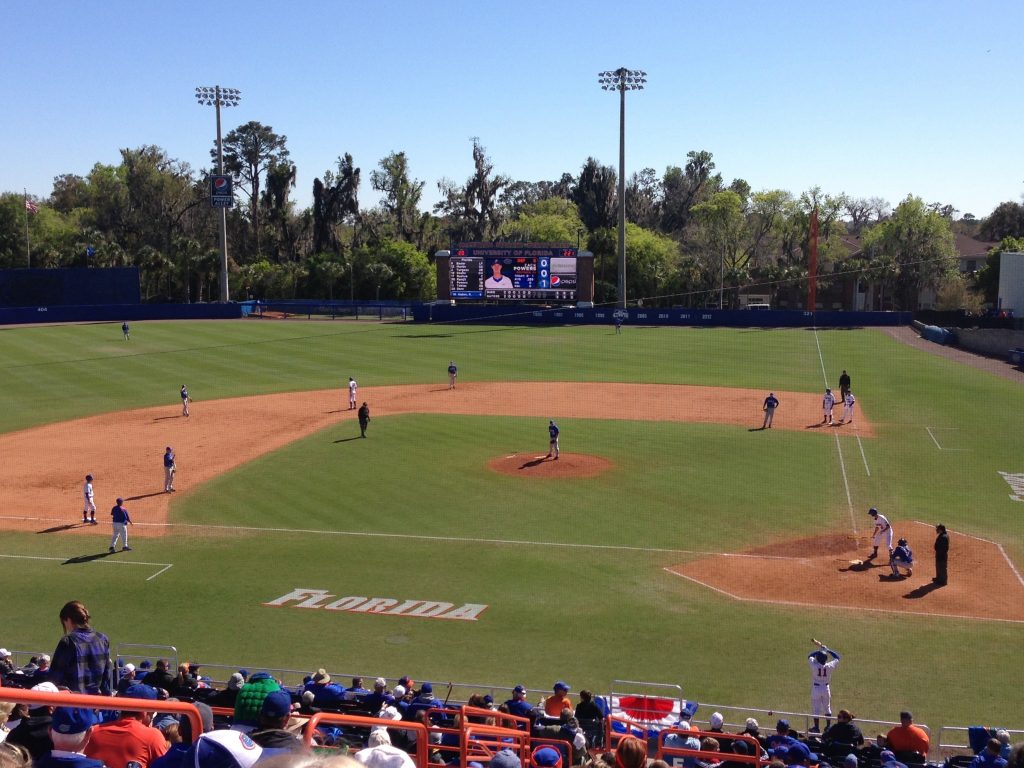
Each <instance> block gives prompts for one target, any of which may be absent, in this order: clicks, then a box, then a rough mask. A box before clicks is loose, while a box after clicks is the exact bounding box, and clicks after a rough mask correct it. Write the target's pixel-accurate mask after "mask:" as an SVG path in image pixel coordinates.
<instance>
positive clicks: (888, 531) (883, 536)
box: [868, 507, 892, 560]
mask: <svg viewBox="0 0 1024 768" xmlns="http://www.w3.org/2000/svg"><path fill="white" fill-rule="evenodd" d="M868 514H869V515H871V517H872V518H874V520H875V530H874V531H873V532H872V534H871V543H872V545H873V546H874V548H875V549H874V551H873V552H872V553H871V556H870V557H869V558H868V559H869V560H870V559H871V558H872V557H878V547H879V545H881V543H882V542H883V541H884V542H885V548H886V549H887V550H888V551H889V554H890V555H891V554H892V526H891V525H890V524H889V518H887V517H886V516H885V515H882V514H879V512H878V510H877V509H875V508H874V507H872V508H871V509H869V510H868Z"/></svg>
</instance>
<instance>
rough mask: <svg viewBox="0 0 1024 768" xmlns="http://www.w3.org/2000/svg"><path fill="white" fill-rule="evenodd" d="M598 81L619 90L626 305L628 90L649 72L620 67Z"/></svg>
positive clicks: (640, 85)
mask: <svg viewBox="0 0 1024 768" xmlns="http://www.w3.org/2000/svg"><path fill="white" fill-rule="evenodd" d="M597 82H598V83H600V85H601V88H602V89H603V90H605V91H618V92H619V305H620V306H621V307H622V308H623V309H625V307H626V91H642V90H643V89H644V85H646V84H647V73H646V72H641V71H640V70H637V69H626V68H625V67H619V68H618V69H616V70H614V71H611V72H598V74H597Z"/></svg>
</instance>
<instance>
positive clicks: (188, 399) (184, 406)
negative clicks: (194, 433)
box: [181, 384, 192, 416]
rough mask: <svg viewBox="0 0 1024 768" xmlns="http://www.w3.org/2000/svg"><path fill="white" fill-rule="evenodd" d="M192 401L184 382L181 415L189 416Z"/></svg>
mask: <svg viewBox="0 0 1024 768" xmlns="http://www.w3.org/2000/svg"><path fill="white" fill-rule="evenodd" d="M191 402H192V398H191V397H189V396H188V387H186V386H185V385H184V384H182V385H181V415H182V416H188V404H189V403H191Z"/></svg>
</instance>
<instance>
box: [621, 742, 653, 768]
mask: <svg viewBox="0 0 1024 768" xmlns="http://www.w3.org/2000/svg"><path fill="white" fill-rule="evenodd" d="M615 765H617V766H618V767H619V768H645V766H646V765H647V746H646V745H645V744H644V743H643V742H642V741H640V739H638V738H637V737H636V736H626V737H625V738H624V739H622V740H620V741H619V746H618V747H616V748H615Z"/></svg>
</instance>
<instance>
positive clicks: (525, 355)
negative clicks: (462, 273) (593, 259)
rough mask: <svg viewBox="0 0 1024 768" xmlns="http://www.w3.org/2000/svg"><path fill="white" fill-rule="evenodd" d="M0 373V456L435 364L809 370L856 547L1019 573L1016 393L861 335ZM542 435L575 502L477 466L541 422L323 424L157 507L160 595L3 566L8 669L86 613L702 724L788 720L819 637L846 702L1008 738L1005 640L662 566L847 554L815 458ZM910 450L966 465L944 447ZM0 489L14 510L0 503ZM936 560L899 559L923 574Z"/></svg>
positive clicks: (136, 331) (25, 346)
mask: <svg viewBox="0 0 1024 768" xmlns="http://www.w3.org/2000/svg"><path fill="white" fill-rule="evenodd" d="M819 350H820V356H819ZM0 355H2V356H3V359H4V360H6V365H5V369H6V373H7V385H6V388H5V396H6V397H7V398H8V400H9V402H10V403H11V407H9V408H7V409H4V411H3V412H2V413H0V430H5V431H6V430H12V429H18V428H23V427H26V426H29V425H31V424H36V423H43V422H46V421H56V420H62V419H67V418H71V417H73V416H79V415H85V414H89V413H95V412H101V411H110V410H117V409H121V408H129V407H138V406H143V405H153V404H159V403H174V402H176V400H177V389H178V387H179V386H180V384H181V383H182V382H185V383H187V384H188V385H189V388H190V390H191V391H192V392H193V393H194V394H195V397H196V399H197V401H199V404H200V407H201V402H202V400H204V399H210V398H215V397H230V396H236V395H245V394H254V393H262V392H276V391H289V390H299V389H314V388H322V387H331V386H334V387H340V386H341V384H342V383H343V381H346V380H347V377H348V376H349V375H353V376H355V377H356V378H357V379H358V380H359V382H360V385H361V386H362V387H364V388H365V387H372V386H375V385H383V384H391V383H408V382H421V383H425V382H431V381H442V380H443V379H444V369H445V367H446V366H447V363H448V360H449V359H455V360H456V361H457V362H458V364H459V368H460V378H462V379H463V380H467V379H468V380H542V381H543V380H580V381H638V382H640V381H643V382H657V383H687V384H708V385H721V386H739V387H752V388H757V389H764V390H765V391H767V390H768V389H776V390H782V391H786V390H796V391H811V392H817V391H820V390H821V389H822V388H823V386H824V379H823V374H822V365H823V364H824V367H825V370H826V371H827V372H828V378H829V381H831V382H832V383H834V382H835V381H836V379H837V378H838V374H839V371H840V370H841V369H842V368H844V367H845V368H847V369H848V370H849V371H850V373H851V375H852V377H853V389H854V392H855V393H856V394H857V396H858V401H859V403H860V405H861V407H863V408H864V409H865V410H866V412H867V414H868V415H869V416H870V418H871V419H872V421H873V423H874V425H875V427H876V432H877V433H878V436H877V437H876V438H874V439H870V440H863V441H862V445H863V449H864V456H863V458H862V456H861V453H860V450H859V446H857V444H856V442H855V441H852V440H843V441H842V444H843V446H842V447H843V457H844V458H843V461H844V464H843V466H844V467H845V470H846V476H847V482H848V483H849V488H850V496H851V499H852V502H853V505H854V509H853V512H854V514H855V515H856V518H855V519H856V520H857V522H858V523H860V525H861V526H862V527H866V522H867V520H866V515H864V512H865V510H866V508H867V507H868V506H870V505H872V504H874V505H877V506H879V507H880V508H882V509H883V511H886V512H887V513H891V516H892V517H893V518H895V519H896V520H897V521H899V520H904V519H923V520H928V521H938V519H937V518H941V520H942V521H944V522H946V524H947V525H949V526H950V527H952V528H955V529H956V530H962V531H967V532H972V533H976V534H978V535H983V536H987V537H990V538H994V539H996V540H998V541H1000V542H1002V543H1003V544H1004V546H1006V547H1007V550H1008V551H1009V552H1010V554H1011V556H1013V557H1014V558H1015V560H1016V561H1017V562H1018V563H1024V547H1022V536H1021V524H1020V519H1021V518H1020V514H1021V509H1024V507H1022V506H1021V505H1020V503H1018V502H1013V501H1011V500H1010V499H1009V498H1008V493H1009V488H1008V486H1007V485H1006V483H1005V482H1004V481H1003V480H1002V478H1001V477H1000V476H999V475H998V474H997V470H1003V471H1014V472H1016V471H1022V468H1021V467H1020V465H1019V464H1017V463H1015V462H1019V461H1020V460H1021V459H1020V456H1021V453H1022V451H1021V448H1022V447H1024V441H1022V440H1021V438H1020V437H1019V436H1020V435H1021V434H1022V429H1021V428H1022V427H1024V415H1022V409H1021V408H1020V407H1019V406H1020V402H1021V393H1020V387H1019V386H1018V385H1016V384H1015V383H1013V382H1009V381H1004V380H1002V379H999V378H997V377H994V376H991V375H988V374H985V373H982V372H979V371H975V370H972V369H967V368H964V367H963V366H960V365H958V364H956V363H953V362H951V361H948V360H944V359H942V358H938V357H934V356H931V355H928V354H926V353H923V352H920V351H917V350H914V349H911V348H908V347H905V346H902V345H899V344H898V343H896V342H894V341H892V340H891V339H889V338H888V337H887V336H885V335H884V334H883V333H881V332H878V331H823V332H819V333H817V334H815V333H813V332H811V331H802V330H780V331H761V330H749V331H747V330H724V329H710V330H704V329H700V330H698V329H670V328H664V329H655V328H627V329H625V332H624V333H623V335H622V336H620V337H616V336H614V334H613V332H612V331H610V330H608V329H605V328H603V327H588V328H487V327H478V326H468V327H463V326H452V327H446V326H415V325H411V324H410V325H392V326H382V325H364V324H347V323H325V322H311V323H306V322H293V321H288V322H282V323H274V322H266V321H263V322H260V321H251V322H223V323H212V322H210V323H205V322H199V323H139V324H136V325H134V326H133V334H132V341H131V342H128V343H125V342H122V341H121V340H120V330H119V328H118V327H117V326H115V325H88V326H66V327H54V328H45V327H44V328H31V329H10V330H5V331H3V332H2V333H0ZM782 407H783V408H784V407H785V403H783V406H782ZM751 417H752V420H756V419H757V418H758V413H757V404H753V408H752V414H751ZM560 426H561V427H562V430H563V449H564V450H569V451H573V452H583V453H594V454H599V455H601V456H605V457H607V458H609V459H611V460H612V461H613V462H614V463H615V468H614V469H613V470H612V471H610V472H609V473H607V474H605V475H602V476H600V477H598V478H595V479H592V480H577V481H539V482H524V481H523V480H521V479H518V478H512V477H504V476H498V475H495V474H493V473H491V472H489V471H488V470H487V469H486V467H485V464H486V461H487V459H489V458H491V457H493V456H495V455H500V454H502V453H504V452H510V451H514V450H534V449H538V448H543V447H544V430H543V427H544V425H543V423H540V424H538V423H537V422H536V420H532V419H529V420H527V419H515V418H501V419H495V418H485V417H470V416H441V415H423V416H420V415H407V416H396V417H389V418H384V417H379V418H375V419H374V422H373V424H372V430H371V439H369V440H365V441H363V440H358V441H351V442H342V443H337V442H335V441H336V440H338V439H340V438H341V437H343V436H348V435H349V434H350V433H351V425H347V426H345V427H342V426H340V425H339V426H338V427H331V428H329V429H326V430H324V431H322V432H320V433H317V434H315V435H312V436H310V437H307V438H304V439H303V440H300V441H298V442H296V443H293V444H291V445H290V446H288V447H287V448H285V449H283V450H281V451H278V452H276V453H274V454H272V455H268V456H264V457H262V458H260V459H258V460H256V461H254V462H252V463H250V464H248V465H246V466H244V467H242V468H240V469H239V470H238V471H236V472H233V473H230V474H229V475H226V476H223V477H221V478H219V479H217V480H216V481H214V482H211V483H209V484H207V485H206V486H204V487H202V488H198V489H193V490H191V491H189V492H188V493H186V494H184V495H182V496H181V497H180V498H178V499H175V503H174V505H173V506H172V517H173V520H174V522H175V523H180V524H191V526H192V527H188V526H184V525H182V526H179V527H175V528H173V529H172V531H171V533H170V535H168V536H167V537H165V538H162V539H158V540H155V539H150V540H145V541H141V542H140V544H139V546H137V547H136V551H135V552H133V553H132V554H131V557H130V560H132V561H136V562H151V563H173V565H174V567H173V568H172V569H170V570H169V571H167V572H166V573H164V574H162V575H160V576H159V577H158V578H156V579H154V580H152V581H149V582H147V581H145V578H146V577H148V576H150V575H152V574H153V573H155V572H156V571H157V570H159V568H158V567H157V566H152V567H150V566H143V565H127V564H124V563H125V562H127V561H128V560H129V558H128V556H125V557H124V558H120V559H119V561H118V562H117V563H116V564H115V563H113V562H109V561H101V562H83V563H77V564H69V565H61V564H60V563H59V562H58V561H53V560H26V559H10V558H0V577H2V578H3V583H4V584H5V585H7V588H6V589H5V600H4V615H5V620H4V621H3V622H2V623H0V644H3V645H5V646H6V647H9V648H19V649H31V648H37V649H40V650H50V648H51V647H52V645H53V644H54V643H55V642H56V639H57V636H58V631H59V630H58V627H57V622H56V613H57V610H58V608H59V606H60V605H61V604H62V603H63V602H64V601H65V600H67V599H71V598H73V597H75V598H80V599H82V600H84V601H85V602H86V604H87V605H89V607H90V610H91V611H92V613H93V614H94V616H95V617H96V623H97V626H99V628H101V629H102V630H104V631H107V632H108V633H109V634H111V636H112V638H113V639H114V640H115V641H119V642H135V643H155V644H160V643H171V644H174V645H176V646H178V647H179V648H180V649H181V650H182V652H183V653H184V655H186V656H189V657H192V658H197V659H200V660H203V661H208V662H211V663H213V662H223V663H232V662H238V663H243V662H244V663H245V664H247V665H248V666H249V667H250V668H252V667H254V666H259V665H266V666H272V667H298V668H303V667H309V668H315V667H318V666H328V667H329V668H332V669H334V670H339V671H341V670H345V671H349V672H362V673H366V674H374V675H375V674H388V675H392V676H397V675H400V674H403V673H409V674H412V675H413V676H414V677H417V678H422V679H431V678H432V679H437V680H447V679H452V678H454V679H462V680H477V681H492V682H494V683H499V684H500V683H507V684H513V683H515V682H519V681H523V682H526V683H527V684H528V685H530V686H531V687H546V686H547V685H549V684H550V682H552V681H553V680H555V679H556V678H559V677H565V678H568V679H570V681H571V682H572V683H573V684H574V687H575V688H576V689H578V688H579V687H583V686H588V687H593V688H597V689H599V690H601V689H606V688H607V687H608V685H609V683H610V681H611V680H612V679H615V678H629V679H633V680H651V681H662V682H677V683H679V684H681V685H682V686H683V688H684V691H685V692H686V695H687V696H688V697H689V698H697V699H700V700H702V701H714V702H719V703H733V704H747V705H752V706H764V707H766V708H767V707H771V708H776V709H782V708H785V709H795V710H801V709H804V708H806V706H807V688H808V686H807V678H806V675H807V672H806V662H805V657H806V653H807V652H808V651H809V650H810V647H809V645H808V638H810V637H811V636H817V637H821V638H822V639H826V640H827V641H829V642H831V643H833V644H834V645H835V646H836V647H837V648H838V649H839V650H840V651H841V652H842V653H843V663H842V664H841V666H840V669H839V671H838V672H837V674H836V678H835V684H834V686H833V689H834V691H835V695H834V699H835V704H836V705H837V706H847V707H850V708H852V709H854V710H857V711H859V712H860V714H862V715H863V716H877V717H883V718H884V717H891V716H894V715H895V713H897V712H898V710H899V709H901V708H903V707H904V706H908V705H909V706H913V708H914V709H915V714H916V715H917V717H918V719H921V720H925V721H929V722H932V723H933V724H934V723H942V722H946V723H960V724H967V723H976V722H986V723H996V724H1007V725H1014V724H1016V725H1018V726H1019V725H1021V722H1020V714H1019V708H1018V706H1017V701H1016V699H1017V697H1016V696H1015V695H1014V694H1013V693H1012V692H1013V691H1014V690H1016V689H1017V688H1018V687H1019V685H1020V684H1021V683H1024V665H1022V663H1021V661H1020V657H1021V650H1024V644H1022V641H1021V637H1022V636H1021V628H1020V626H1019V625H1011V624H1002V623H998V622H972V623H968V622H963V621H957V620H952V619H938V618H930V617H923V616H912V615H906V616H895V615H891V614H870V613H859V612H853V611H848V610H840V609H833V608H830V607H829V605H830V596H829V595H828V594H824V593H823V594H822V595H821V608H820V610H806V609H798V608H786V607H770V606H764V605H756V604H747V603H736V602H731V601H725V600H723V599H721V598H720V597H718V596H716V595H714V594H713V593H711V592H709V591H708V590H706V589H704V588H702V587H699V586H697V585H695V584H691V583H690V582H687V581H684V580H681V579H679V578H678V577H675V576H672V575H671V574H668V573H666V572H665V571H663V570H662V568H663V567H664V566H666V565H672V564H676V563H679V562H683V561H685V560H686V559H688V558H692V557H694V556H695V555H693V554H690V553H691V552H693V551H722V550H725V551H731V550H736V549H741V548H744V547H747V546H752V545H756V544H760V543H763V542H766V541H772V540H779V539H789V538H796V537H800V536H804V535H810V534H813V533H817V532H820V531H821V530H822V529H832V530H848V529H849V526H850V509H849V507H848V504H847V497H846V486H845V485H844V481H843V472H842V468H841V465H840V462H839V459H838V453H837V447H836V441H835V440H834V438H833V437H832V436H831V435H830V434H823V433H820V432H817V431H815V432H808V433H802V432H786V431H781V430H779V431H774V432H771V433H749V432H747V431H746V430H745V429H742V428H736V427H729V426H724V425H706V424H668V423H639V422H612V421H603V420H590V421H584V420H568V421H564V420H560ZM929 426H930V427H932V429H933V434H935V435H940V436H941V437H940V440H941V441H942V442H944V443H945V442H947V441H948V443H949V446H950V447H956V448H959V449H961V450H957V451H940V450H938V449H937V448H936V446H935V443H934V442H933V440H932V437H930V436H929V434H928V432H927V430H926V429H925V428H926V427H929ZM239 439H244V435H242V436H240V438H239ZM869 471H870V475H869V474H868V472H869ZM6 490H7V494H6V495H7V497H8V498H9V499H11V500H12V501H16V498H17V489H11V488H8V489H6ZM209 525H215V526H225V527H226V528H220V529H211V528H209V527H205V526H209ZM237 526H242V527H245V528H248V529H250V530H238V529H237V528H236V529H235V530H231V527H237ZM268 528H272V529H275V530H266V529H268ZM258 529H264V530H258ZM897 530H898V523H897ZM106 534H107V528H106V526H102V527H101V529H100V530H99V531H98V532H97V534H96V535H95V536H91V535H90V536H84V537H83V536H66V535H61V534H50V535H39V534H28V533H5V534H4V535H3V542H4V543H3V546H2V547H0V554H18V555H24V556H31V557H59V558H70V557H75V556H82V555H88V554H90V553H92V552H98V551H102V550H104V549H105V547H106V543H107V539H106ZM353 534H362V535H353ZM368 534H390V535H368ZM394 534H414V535H417V536H429V537H437V538H432V539H410V538H396V537H394V536H393V535H394ZM466 539H472V540H474V541H467V540H466ZM484 540H487V541H484ZM496 540H498V541H496ZM516 542H525V543H516ZM563 545H574V546H563ZM581 545H587V546H581ZM929 546H930V542H921V543H920V544H918V546H917V547H916V548H917V550H918V552H919V554H925V555H926V556H927V552H928V547H929ZM611 547H619V549H613V548H611ZM625 548H635V549H625ZM666 550H675V551H666ZM954 574H955V560H954ZM295 587H308V588H318V589H326V590H328V591H330V592H331V594H336V595H338V596H344V595H365V596H367V597H370V596H381V597H394V598H401V599H405V598H422V599H433V600H446V601H449V602H452V603H456V604H459V603H461V602H473V603H486V604H488V605H489V606H490V608H489V609H488V610H487V611H486V612H485V613H484V614H483V615H482V617H481V618H480V620H479V621H477V622H473V623H471V622H446V621H426V620H415V619H412V618H402V617H387V616H367V615H361V614H354V613H339V612H328V611H317V610H303V609H296V608H287V607H286V608H268V607H265V606H263V605H262V604H263V603H264V602H266V601H268V600H271V599H274V598H276V597H279V596H280V595H283V594H285V593H286V592H289V591H290V590H291V589H293V588H295ZM953 691H955V694H952V692H953Z"/></svg>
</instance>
